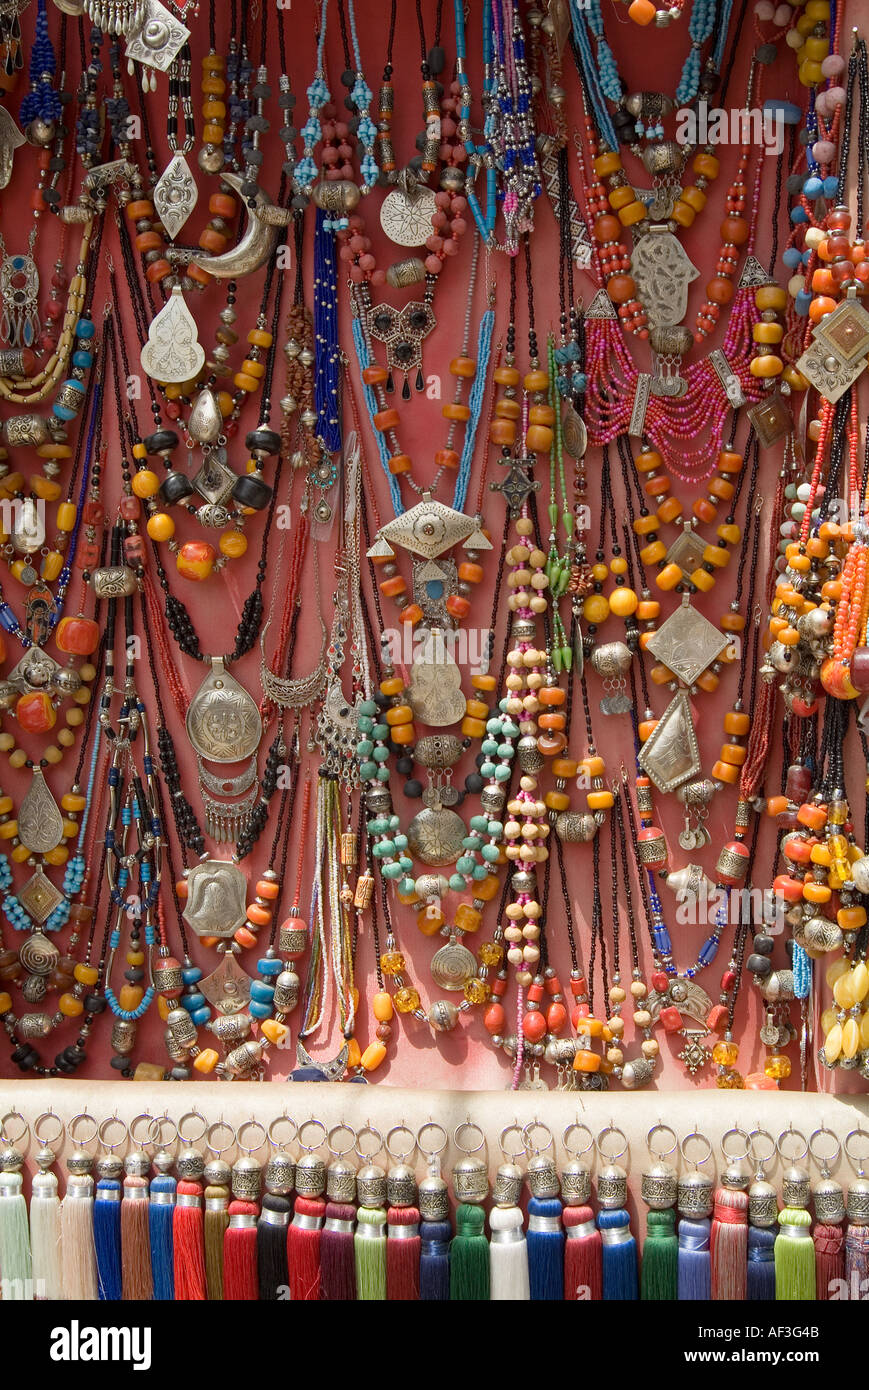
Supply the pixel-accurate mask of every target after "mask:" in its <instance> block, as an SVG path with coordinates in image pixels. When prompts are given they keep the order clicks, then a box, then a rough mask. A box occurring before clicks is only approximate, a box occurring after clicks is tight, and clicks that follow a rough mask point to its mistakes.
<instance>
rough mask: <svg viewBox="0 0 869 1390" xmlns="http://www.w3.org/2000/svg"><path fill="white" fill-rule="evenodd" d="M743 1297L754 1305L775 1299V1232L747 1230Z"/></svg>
mask: <svg viewBox="0 0 869 1390" xmlns="http://www.w3.org/2000/svg"><path fill="white" fill-rule="evenodd" d="M745 1296H746V1298H748V1299H750V1300H751V1301H752V1302H756V1303H759V1302H767V1303H772V1302H773V1300H774V1299H775V1231H774V1230H771V1229H769V1228H767V1227H765V1226H749V1228H748V1277H747V1280H746V1286H745Z"/></svg>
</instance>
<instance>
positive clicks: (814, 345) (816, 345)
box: [796, 298, 869, 402]
mask: <svg viewBox="0 0 869 1390" xmlns="http://www.w3.org/2000/svg"><path fill="white" fill-rule="evenodd" d="M867 350H869V314H867V312H866V310H865V309H864V308H863V306H862V305H861V304H858V303H857V301H856V300H855V299H850V298H849V299H845V300H843V302H842V303H841V304H840V305H839V307H838V309H835V310H834V311H833V313H832V314H828V315H827V316H826V317H825V318H823V319H821V321H820V323H818V324H816V325H815V331H814V336H813V339H812V342H811V344H810V345H809V347H808V348H807V349H806V351H805V352H804V353H803V355H802V357H800V358H799V360H798V361H797V364H796V365H797V371H800V372H802V374H803V376H805V377H808V379H809V381H810V382H811V383H812V385H813V386H814V387H815V389H816V390H817V391H819V392H820V393H821V395H823V396H824V397H825V398H826V399H827V400H828V401H833V402H835V401H837V400H838V399H839V397H840V396H843V395H844V394H845V392H846V391H847V389H848V387H849V386H850V385H852V383H853V382H855V381H856V380H857V378H858V376H860V374H861V373H862V372H863V370H864V369H865V367H866V353H867Z"/></svg>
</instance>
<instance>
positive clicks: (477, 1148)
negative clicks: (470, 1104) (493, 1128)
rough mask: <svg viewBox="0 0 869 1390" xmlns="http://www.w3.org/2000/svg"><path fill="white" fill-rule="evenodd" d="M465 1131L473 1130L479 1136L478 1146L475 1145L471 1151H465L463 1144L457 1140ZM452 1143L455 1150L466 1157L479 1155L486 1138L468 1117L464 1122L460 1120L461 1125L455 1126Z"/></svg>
mask: <svg viewBox="0 0 869 1390" xmlns="http://www.w3.org/2000/svg"><path fill="white" fill-rule="evenodd" d="M466 1129H475V1130H476V1131H477V1133H478V1134H479V1136H480V1142H479V1144H475V1145H474V1147H473V1148H472V1149H466V1148H465V1146H464V1144H462V1143H461V1142H460V1140H459V1135H460V1134H464V1132H465V1130H466ZM453 1143H454V1144H455V1146H456V1148H457V1149H458V1150H459V1152H460V1153H463V1154H468V1155H470V1154H476V1153H479V1152H480V1150H481V1149H482V1148H483V1147H484V1145H485V1143H486V1136H485V1134H484V1133H483V1131H482V1130H481V1129H480V1126H479V1125H477V1124H474V1121H473V1120H472V1119H471V1117H470V1115H469V1116H468V1118H467V1119H466V1120H462V1123H461V1124H460V1125H456V1127H455V1129H454V1130H453Z"/></svg>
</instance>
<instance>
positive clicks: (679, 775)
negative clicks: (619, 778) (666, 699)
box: [637, 690, 700, 792]
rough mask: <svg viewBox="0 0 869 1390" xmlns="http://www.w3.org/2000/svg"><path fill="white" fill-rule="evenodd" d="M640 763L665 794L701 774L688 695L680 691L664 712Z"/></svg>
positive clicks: (648, 741) (648, 740) (639, 760)
mask: <svg viewBox="0 0 869 1390" xmlns="http://www.w3.org/2000/svg"><path fill="white" fill-rule="evenodd" d="M637 762H638V763H639V765H640V767H641V768H642V769H643V771H644V772H646V773H648V775H649V776H650V777H651V779H652V781H653V782H654V784H655V786H656V787H657V788H658V790H659V791H662V792H671V791H675V789H676V787H678V786H680V785H681V783H682V782H687V780H688V778H689V777H693V776H694V775H695V774H696V773H697V772H699V771H700V749H699V746H698V744H697V734H696V732H695V729H694V723H693V720H692V718H691V702H690V700H689V698H688V695H687V693H686V691H684V690H680V691H679V693H678V694H677V695H676V696H675V697H674V698H673V699H672V700H671V702H670V704H669V705H668V706H667V708H666V709H665V710H664V713H663V714H662V715H661V718H660V719H659V720H658V722H657V724H656V725H655V728H654V731H653V732H652V734H651V736H650V737H649V738H648V739H646V742H645V743H644V744H643V746H642V748H641V749H640V753H639V757H638V758H637Z"/></svg>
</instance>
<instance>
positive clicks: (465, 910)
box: [455, 903, 483, 932]
mask: <svg viewBox="0 0 869 1390" xmlns="http://www.w3.org/2000/svg"><path fill="white" fill-rule="evenodd" d="M482 920H483V918H482V916H481V914H480V913H479V912H478V911H477V909H476V908H475V907H471V905H470V904H469V903H460V904H459V906H458V907H457V908H456V917H455V923H456V927H457V928H458V930H459V931H463V932H475V931H478V930H479V927H480V923H481V922H482Z"/></svg>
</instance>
